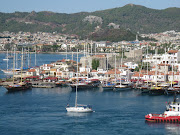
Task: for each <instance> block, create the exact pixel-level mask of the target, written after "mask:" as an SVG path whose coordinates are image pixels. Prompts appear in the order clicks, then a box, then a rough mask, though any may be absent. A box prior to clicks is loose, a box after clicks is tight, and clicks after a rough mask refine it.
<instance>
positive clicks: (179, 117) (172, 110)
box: [145, 94, 180, 123]
mask: <svg viewBox="0 0 180 135" xmlns="http://www.w3.org/2000/svg"><path fill="white" fill-rule="evenodd" d="M145 120H146V121H148V122H169V123H179V122H180V102H176V94H175V96H174V101H173V102H169V104H168V105H166V111H165V112H164V113H163V114H147V115H146V116H145Z"/></svg>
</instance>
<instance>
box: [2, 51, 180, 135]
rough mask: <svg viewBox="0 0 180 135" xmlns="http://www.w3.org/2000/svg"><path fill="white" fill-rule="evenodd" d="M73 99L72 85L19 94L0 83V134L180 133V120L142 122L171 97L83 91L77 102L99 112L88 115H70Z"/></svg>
mask: <svg viewBox="0 0 180 135" xmlns="http://www.w3.org/2000/svg"><path fill="white" fill-rule="evenodd" d="M39 55H40V56H41V59H42V60H44V62H46V60H47V62H51V61H53V60H54V61H56V60H57V57H58V56H59V55H52V54H51V55H50V54H39ZM0 57H1V58H2V54H0ZM60 57H63V56H60ZM69 57H70V56H69ZM3 64H4V62H2V64H1V65H2V67H3V66H4V65H3ZM4 67H5V66H4ZM2 76H3V74H1V77H2ZM69 98H70V101H69V104H70V105H74V99H75V92H71V89H70V88H69V87H66V88H52V89H40V88H33V89H32V90H28V91H25V92H16V93H7V91H6V89H5V88H3V87H0V135H71V134H72V135H76V134H78V135H79V134H82V135H84V134H88V135H91V134H95V135H101V134H102V135H109V134H112V135H119V134H122V135H124V134H130V135H134V134H135V135H136V134H137V135H139V134H143V135H144V134H145V135H146V134H148V135H149V134H152V135H155V134H157V135H161V134H180V125H179V124H153V123H152V124H148V123H146V122H145V120H144V116H145V115H146V114H148V113H162V112H163V111H164V110H165V104H166V102H168V101H172V100H173V96H149V95H141V94H140V92H139V91H137V90H130V91H124V92H110V91H109V92H103V91H102V90H101V89H94V90H91V91H87V90H85V91H79V92H78V103H80V104H81V103H82V104H91V105H93V109H94V111H95V112H93V113H90V114H88V113H85V114H79V113H78V114H76V113H67V112H66V110H65V106H66V105H67V103H68V100H69Z"/></svg>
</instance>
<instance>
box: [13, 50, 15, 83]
mask: <svg viewBox="0 0 180 135" xmlns="http://www.w3.org/2000/svg"><path fill="white" fill-rule="evenodd" d="M14 68H15V48H14V57H13V85H14Z"/></svg>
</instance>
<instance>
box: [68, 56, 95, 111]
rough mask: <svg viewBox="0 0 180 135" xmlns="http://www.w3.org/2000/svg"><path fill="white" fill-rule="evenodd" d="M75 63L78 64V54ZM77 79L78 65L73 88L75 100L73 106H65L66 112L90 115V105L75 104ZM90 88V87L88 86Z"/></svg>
mask: <svg viewBox="0 0 180 135" xmlns="http://www.w3.org/2000/svg"><path fill="white" fill-rule="evenodd" d="M77 63H78V53H77ZM78 81H79V79H78V64H77V83H76V85H74V86H75V88H76V99H75V106H72V107H71V106H69V104H68V105H67V107H66V110H67V112H73V113H74V112H75V113H90V112H93V110H92V107H91V106H90V105H80V104H77V90H78V86H79V85H78V83H79V82H78ZM90 86H92V85H90Z"/></svg>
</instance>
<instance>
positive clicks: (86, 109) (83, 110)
mask: <svg viewBox="0 0 180 135" xmlns="http://www.w3.org/2000/svg"><path fill="white" fill-rule="evenodd" d="M66 110H67V112H77V113H89V112H93V110H92V109H91V108H89V107H66Z"/></svg>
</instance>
